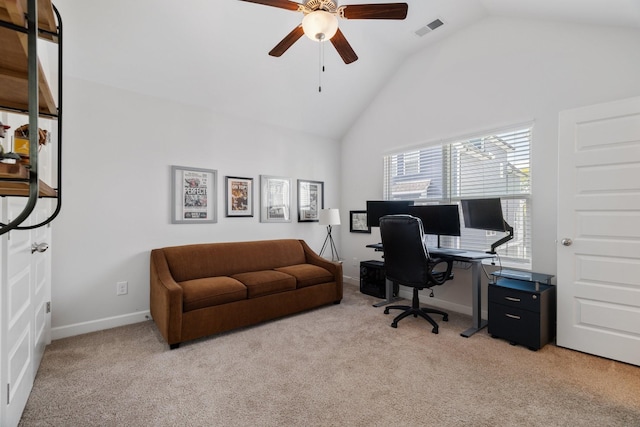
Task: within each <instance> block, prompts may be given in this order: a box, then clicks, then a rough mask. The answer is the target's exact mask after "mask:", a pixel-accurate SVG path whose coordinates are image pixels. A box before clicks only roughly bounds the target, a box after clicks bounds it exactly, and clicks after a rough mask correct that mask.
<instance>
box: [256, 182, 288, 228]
mask: <svg viewBox="0 0 640 427" xmlns="http://www.w3.org/2000/svg"><path fill="white" fill-rule="evenodd" d="M260 222H291V179H289V178H285V177H281V176H270V175H260Z"/></svg>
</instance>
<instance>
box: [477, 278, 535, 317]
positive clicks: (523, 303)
mask: <svg viewBox="0 0 640 427" xmlns="http://www.w3.org/2000/svg"><path fill="white" fill-rule="evenodd" d="M488 294H489V300H488V302H489V303H497V304H503V305H505V306H508V307H513V308H517V309H521V310H529V311H534V312H536V313H540V294H539V293H537V292H527V291H521V290H519V289H511V288H507V287H503V286H499V285H494V284H489V290H488Z"/></svg>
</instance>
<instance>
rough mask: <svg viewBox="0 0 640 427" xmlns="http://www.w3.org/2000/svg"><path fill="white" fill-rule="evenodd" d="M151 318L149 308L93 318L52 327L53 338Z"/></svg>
mask: <svg viewBox="0 0 640 427" xmlns="http://www.w3.org/2000/svg"><path fill="white" fill-rule="evenodd" d="M150 318H151V313H150V312H149V310H146V311H139V312H136V313H129V314H123V315H121V316H114V317H107V318H104V319H98V320H92V321H90V322H82V323H76V324H73V325H67V326H60V327H58V328H51V339H52V340H59V339H61V338H67V337H73V336H76V335H82V334H88V333H90V332H97V331H103V330H105V329H111V328H117V327H118V326H125V325H130V324H132V323H140V322H144V321H145V320H149V319H150Z"/></svg>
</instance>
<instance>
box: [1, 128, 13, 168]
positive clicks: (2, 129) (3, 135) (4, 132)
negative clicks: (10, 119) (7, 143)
mask: <svg viewBox="0 0 640 427" xmlns="http://www.w3.org/2000/svg"><path fill="white" fill-rule="evenodd" d="M9 128H11V126H7V125H5V124H4V123H2V122H0V138H4V137H5V136H6V135H7V129H9ZM2 158H4V147H3V146H2V144H0V159H2Z"/></svg>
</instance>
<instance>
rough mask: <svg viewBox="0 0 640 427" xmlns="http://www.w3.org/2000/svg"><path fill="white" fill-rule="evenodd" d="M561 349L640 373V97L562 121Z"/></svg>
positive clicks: (567, 116)
mask: <svg viewBox="0 0 640 427" xmlns="http://www.w3.org/2000/svg"><path fill="white" fill-rule="evenodd" d="M558 142H559V172H558V178H559V184H558V196H559V197H558V236H557V237H558V277H557V291H558V313H557V319H558V320H557V321H558V324H557V344H558V345H559V346H562V347H567V348H571V349H575V350H579V351H583V352H586V353H591V354H595V355H598V356H602V357H606V358H610V359H614V360H619V361H622V362H626V363H631V364H634V365H639V366H640V97H638V98H631V99H625V100H620V101H616V102H611V103H606V104H599V105H593V106H589V107H584V108H577V109H574V110H569V111H563V112H561V113H560V117H559V141H558Z"/></svg>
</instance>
